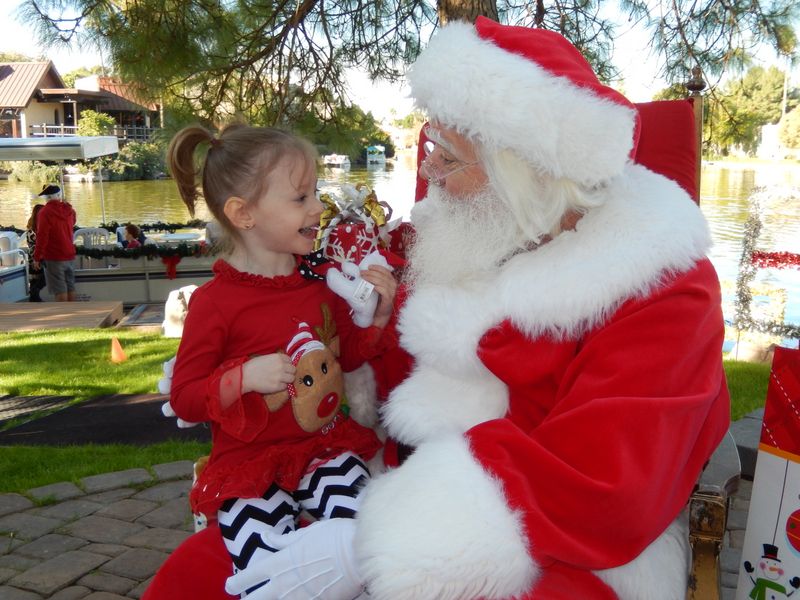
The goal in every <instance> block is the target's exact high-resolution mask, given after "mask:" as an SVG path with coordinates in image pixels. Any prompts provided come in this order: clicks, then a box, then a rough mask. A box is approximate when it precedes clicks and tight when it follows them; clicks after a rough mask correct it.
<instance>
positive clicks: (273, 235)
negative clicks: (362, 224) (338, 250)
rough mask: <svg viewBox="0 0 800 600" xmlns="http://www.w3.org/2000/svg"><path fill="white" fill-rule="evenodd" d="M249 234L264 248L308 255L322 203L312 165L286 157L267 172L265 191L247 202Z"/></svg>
mask: <svg viewBox="0 0 800 600" xmlns="http://www.w3.org/2000/svg"><path fill="white" fill-rule="evenodd" d="M249 212H250V214H251V216H252V217H253V229H252V233H253V234H255V235H256V236H258V238H259V240H260V243H261V244H263V247H264V248H266V249H267V250H270V251H272V252H278V253H284V254H300V255H303V254H309V253H310V252H312V251H313V250H314V240H315V238H316V236H317V230H318V229H319V217H320V215H321V214H322V203H321V202H320V201H319V200H317V172H316V166H315V165H314V164H307V163H306V161H305V160H302V159H300V158H298V157H287V158H284V159H283V160H281V161H280V162H279V163H278V166H277V167H276V168H275V169H274V170H273V171H272V173H271V174H270V175H269V180H268V181H267V191H266V192H265V193H264V195H263V196H262V197H261V198H259V199H258V200H257V201H256V202H255V203H253V204H252V205H250V207H249Z"/></svg>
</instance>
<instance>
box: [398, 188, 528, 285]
mask: <svg viewBox="0 0 800 600" xmlns="http://www.w3.org/2000/svg"><path fill="white" fill-rule="evenodd" d="M411 222H412V223H413V225H414V229H415V230H416V239H415V241H414V243H413V245H412V246H411V248H410V250H409V253H408V254H409V265H408V267H407V269H406V278H405V279H406V282H407V284H408V285H409V286H410V287H412V288H413V287H414V286H418V285H425V284H431V283H432V284H444V285H459V284H469V282H470V281H474V280H478V279H481V278H483V277H484V276H485V275H487V274H491V273H494V272H495V271H496V269H497V267H498V266H499V265H500V264H502V262H503V261H504V260H506V259H508V258H509V257H510V256H511V255H512V254H513V253H514V252H515V251H518V250H519V249H521V248H524V247H525V246H526V244H525V240H524V239H523V235H522V232H521V230H520V228H519V227H518V226H517V223H516V221H515V219H514V216H513V215H512V214H511V212H510V211H509V210H508V209H507V208H506V206H505V205H504V204H503V203H502V201H501V200H500V199H499V198H498V197H497V195H496V194H495V193H494V192H493V191H492V190H491V189H489V188H485V189H484V190H483V191H481V192H478V193H476V194H473V195H472V196H469V197H467V198H456V197H453V196H451V195H450V194H448V193H447V192H445V191H444V190H442V189H441V188H440V187H438V186H433V185H432V186H430V187H429V188H428V195H427V197H426V198H425V199H424V200H422V201H421V202H419V203H417V204H416V205H415V206H414V208H413V209H412V211H411Z"/></svg>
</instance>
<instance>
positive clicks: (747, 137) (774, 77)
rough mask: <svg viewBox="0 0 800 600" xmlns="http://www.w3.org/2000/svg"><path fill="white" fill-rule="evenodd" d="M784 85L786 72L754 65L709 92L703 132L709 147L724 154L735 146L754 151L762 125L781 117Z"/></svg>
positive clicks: (716, 152)
mask: <svg viewBox="0 0 800 600" xmlns="http://www.w3.org/2000/svg"><path fill="white" fill-rule="evenodd" d="M783 85H784V74H783V72H782V71H780V70H778V69H777V68H776V67H769V68H768V69H764V68H763V67H753V68H751V69H750V70H748V71H747V73H746V74H745V75H744V77H742V78H740V79H736V80H733V81H730V82H728V83H727V84H725V86H723V88H722V90H719V91H718V92H716V93H714V94H712V95H710V96H709V98H708V104H707V109H706V119H705V123H704V129H705V131H704V135H703V137H704V139H705V140H706V144H707V149H708V150H710V151H711V153H712V154H717V155H723V156H724V155H727V154H728V153H729V151H730V149H731V147H733V146H736V147H739V148H741V149H742V150H744V151H745V152H748V153H753V152H755V150H756V148H757V147H758V143H759V137H760V132H761V127H762V126H764V125H767V124H769V123H777V122H778V121H779V120H780V118H781V104H782V100H783ZM789 102H790V104H791V103H792V102H796V100H795V99H794V98H791V97H790V100H789Z"/></svg>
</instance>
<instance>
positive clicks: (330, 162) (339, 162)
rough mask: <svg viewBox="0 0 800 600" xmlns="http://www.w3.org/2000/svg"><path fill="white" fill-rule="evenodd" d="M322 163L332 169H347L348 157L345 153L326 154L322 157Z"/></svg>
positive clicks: (348, 166) (348, 165)
mask: <svg viewBox="0 0 800 600" xmlns="http://www.w3.org/2000/svg"><path fill="white" fill-rule="evenodd" d="M322 164H324V165H325V166H326V167H330V168H332V169H345V170H347V169H349V168H350V157H349V156H347V155H346V154H326V155H325V156H323V157H322Z"/></svg>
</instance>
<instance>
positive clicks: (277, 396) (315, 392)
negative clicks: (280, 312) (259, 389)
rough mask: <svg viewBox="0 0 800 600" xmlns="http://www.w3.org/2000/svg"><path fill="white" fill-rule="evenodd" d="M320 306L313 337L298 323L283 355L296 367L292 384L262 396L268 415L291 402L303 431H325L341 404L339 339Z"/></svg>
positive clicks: (327, 312) (327, 313) (326, 313)
mask: <svg viewBox="0 0 800 600" xmlns="http://www.w3.org/2000/svg"><path fill="white" fill-rule="evenodd" d="M326 309H327V307H323V314H324V324H323V326H322V327H321V328H318V330H317V334H318V335H319V339H318V338H317V337H315V335H314V332H312V330H311V327H309V325H308V324H307V323H298V328H297V333H296V334H295V336H294V337H293V338H292V339H291V341H290V342H289V343H288V344H287V346H286V353H287V354H288V355H289V357H290V358H291V359H292V364H294V365H295V367H296V368H297V373H296V375H295V379H294V382H293V383H290V384H289V385H288V386H287V388H286V389H285V390H283V391H280V392H275V393H272V394H264V401H265V402H266V404H267V408H268V409H269V411H270V412H275V411H277V410H279V409H280V408H281V407H282V406H283V405H284V404H286V402H288V401H291V403H292V411H293V414H294V418H295V421H297V424H298V425H299V426H300V428H301V429H302V430H303V431H307V432H313V431H323V432H324V431H326V430H327V428H328V427H329V426H330V424H331V423H332V421H333V420H334V419H335V417H336V415H337V414H338V413H339V408H340V406H341V405H342V402H343V401H344V378H343V376H342V368H341V366H340V365H339V361H338V360H337V357H338V356H339V337H338V336H337V335H336V326H335V325H334V323H333V319H331V316H330V311H329V310H326Z"/></svg>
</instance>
